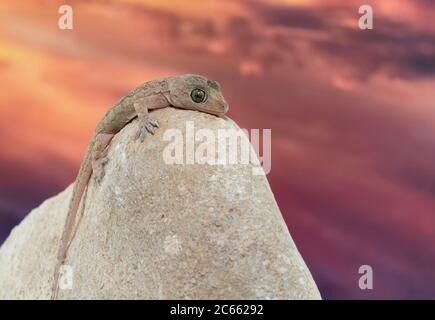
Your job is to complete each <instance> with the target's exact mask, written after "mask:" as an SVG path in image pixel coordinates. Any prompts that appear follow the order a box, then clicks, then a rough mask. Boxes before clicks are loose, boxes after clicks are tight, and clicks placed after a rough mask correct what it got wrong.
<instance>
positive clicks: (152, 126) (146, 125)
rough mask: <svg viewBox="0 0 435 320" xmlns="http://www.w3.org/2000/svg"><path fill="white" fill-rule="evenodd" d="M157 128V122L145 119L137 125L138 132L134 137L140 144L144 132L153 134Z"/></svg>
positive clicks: (143, 137) (142, 140) (143, 138)
mask: <svg viewBox="0 0 435 320" xmlns="http://www.w3.org/2000/svg"><path fill="white" fill-rule="evenodd" d="M158 127H159V123H158V122H157V120H154V119H152V118H150V117H147V118H146V119H145V120H144V121H141V123H140V125H139V130H138V132H137V135H136V139H140V142H144V140H145V136H146V131H148V132H149V133H151V134H154V133H155V132H156V128H158Z"/></svg>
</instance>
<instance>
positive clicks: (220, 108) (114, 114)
mask: <svg viewBox="0 0 435 320" xmlns="http://www.w3.org/2000/svg"><path fill="white" fill-rule="evenodd" d="M166 107H174V108H180V109H187V110H196V111H200V112H205V113H208V114H212V115H216V116H219V117H223V116H224V115H225V113H226V112H227V111H228V108H229V107H228V103H227V102H226V101H225V99H224V97H223V95H222V92H221V87H220V85H219V83H218V82H217V81H213V80H209V79H207V78H206V77H203V76H200V75H193V74H184V75H178V76H172V77H167V78H163V79H160V80H152V81H149V82H146V83H144V84H142V85H140V86H138V87H137V88H135V89H134V90H132V91H131V92H130V93H128V94H127V95H126V96H124V97H123V98H121V99H120V100H119V101H118V102H117V103H115V105H113V107H112V108H110V109H109V110H108V111H107V112H106V114H105V115H104V117H103V118H102V119H101V120H100V122H99V123H98V125H97V127H96V129H95V130H94V133H93V135H92V138H91V140H90V142H89V145H88V148H87V150H86V153H85V156H84V159H83V160H82V163H81V165H80V169H79V173H78V175H77V178H76V180H75V183H74V187H73V191H72V196H71V200H70V202H69V206H68V212H67V216H66V220H65V225H64V228H63V233H62V237H61V240H60V246H59V250H58V255H57V265H56V267H55V275H54V280H55V281H54V288H53V294H52V299H56V298H57V294H58V290H59V276H60V274H59V273H60V268H61V266H62V265H63V264H64V262H65V259H66V256H67V251H68V248H69V246H70V244H71V242H72V238H73V237H74V232H75V230H74V229H75V228H76V217H77V211H78V208H79V205H80V202H81V199H82V197H83V194H84V192H85V189H86V187H87V185H88V182H89V180H90V179H91V176H93V178H94V179H95V180H96V182H97V183H100V182H101V180H102V179H103V177H104V166H105V164H106V163H107V162H108V158H107V154H108V149H109V145H110V142H111V140H112V139H113V137H114V136H115V134H116V133H118V132H119V131H120V130H121V129H122V128H123V127H125V126H126V125H127V124H128V123H130V122H131V121H132V120H133V119H135V118H137V119H138V122H139V129H138V131H137V134H136V136H135V140H140V142H144V140H145V136H146V135H147V132H148V133H151V134H154V133H155V131H156V129H157V128H158V127H159V124H158V122H157V121H156V120H154V119H153V118H151V117H150V116H149V111H150V110H155V109H160V108H166Z"/></svg>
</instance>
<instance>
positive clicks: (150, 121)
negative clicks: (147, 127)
mask: <svg viewBox="0 0 435 320" xmlns="http://www.w3.org/2000/svg"><path fill="white" fill-rule="evenodd" d="M148 121H149V123H151V125H152V126H153V127H156V128H158V127H159V123H158V121H157V120H155V119H152V118H149V119H148Z"/></svg>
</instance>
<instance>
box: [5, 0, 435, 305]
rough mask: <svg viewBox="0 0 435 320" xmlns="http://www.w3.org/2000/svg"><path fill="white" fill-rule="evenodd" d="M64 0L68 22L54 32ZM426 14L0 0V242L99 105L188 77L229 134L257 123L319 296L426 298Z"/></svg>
mask: <svg viewBox="0 0 435 320" xmlns="http://www.w3.org/2000/svg"><path fill="white" fill-rule="evenodd" d="M65 3H67V4H69V5H71V6H72V8H73V12H74V16H73V19H74V20H73V30H60V29H59V28H58V25H57V23H58V19H59V17H60V14H59V13H58V8H59V7H60V5H62V4H65ZM363 4H368V5H371V6H372V8H373V13H374V28H373V29H372V30H361V29H359V28H358V19H359V17H360V14H359V13H358V8H359V7H360V6H361V5H363ZM434 14H435V2H434V1H431V0H415V1H405V0H395V1H387V0H377V1H375V0H372V1H370V0H364V1H362V0H359V1H355V0H347V1H338V0H328V1H324V0H323V1H320V0H283V1H277V0H276V1H275V0H263V1H260V0H255V1H250V0H234V1H222V0H214V1H213V0H210V1H207V0H189V1H180V0H165V1H157V0H149V1H145V0H144V1H140V0H120V1H114V0H92V1H83V0H81V1H68V2H64V1H44V0H26V1H11V0H2V1H1V3H0V84H1V86H0V87H1V89H0V243H1V242H3V241H4V239H6V237H7V236H8V234H9V232H10V230H11V229H12V228H13V227H14V226H15V225H17V224H18V223H19V222H20V221H21V220H22V219H23V218H24V217H25V216H26V214H27V213H28V212H29V211H30V210H31V209H32V208H34V207H36V206H38V205H39V204H40V203H41V202H42V201H44V200H45V199H46V198H48V197H51V196H53V195H55V194H57V193H59V192H60V191H62V190H63V189H64V188H65V187H66V186H68V185H69V184H70V183H72V182H73V180H74V178H75V175H76V173H77V170H78V167H79V165H80V162H81V159H82V156H83V153H84V151H85V148H86V145H87V142H88V140H89V138H90V136H91V134H92V131H93V129H94V128H95V125H96V124H97V122H98V120H99V119H100V118H101V117H102V116H103V114H104V113H105V111H106V110H107V109H108V108H109V107H110V106H111V105H113V103H114V102H116V101H117V100H118V99H119V98H120V97H122V96H123V95H125V94H126V93H127V92H129V91H130V90H131V89H132V88H134V87H136V86H137V85H139V84H141V83H143V82H145V81H148V80H152V79H157V78H160V77H164V76H169V75H174V74H181V73H197V74H202V75H205V76H207V77H209V78H212V79H215V80H218V81H219V82H220V83H221V85H222V88H223V92H224V95H225V97H226V100H227V101H228V102H229V103H230V107H231V109H230V112H229V116H230V117H231V118H232V119H234V120H235V121H236V122H237V123H238V124H239V126H240V127H243V128H271V129H272V168H271V172H270V174H269V175H268V179H269V182H270V184H271V188H272V190H273V192H274V194H275V197H276V200H277V203H278V205H279V207H280V209H281V212H282V214H283V216H284V219H285V221H286V223H287V225H288V227H289V230H290V232H291V235H292V237H293V239H294V240H295V243H296V245H297V247H298V249H299V251H300V252H301V254H302V256H303V257H304V259H305V261H306V263H307V265H308V267H309V269H310V271H311V273H312V274H313V277H314V279H315V281H316V283H317V285H318V287H319V290H320V292H321V294H322V296H323V297H324V298H326V299H417V298H424V299H428V298H431V299H435V272H434V271H433V270H435V246H434V245H433V244H434V243H435V162H434V160H435V105H434V103H435V90H434V88H435V20H434V19H433V16H434ZM361 265H370V266H371V267H372V268H373V285H374V288H373V290H360V289H359V287H358V279H359V277H360V276H361V275H360V274H358V269H359V267H360V266H361Z"/></svg>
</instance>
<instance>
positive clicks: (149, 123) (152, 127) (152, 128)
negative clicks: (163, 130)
mask: <svg viewBox="0 0 435 320" xmlns="http://www.w3.org/2000/svg"><path fill="white" fill-rule="evenodd" d="M153 121H154V120H152V119H148V120H147V122H146V123H145V128H146V129H147V131H148V132H149V133H151V134H154V133H156V126H155V125H154V124H153Z"/></svg>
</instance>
